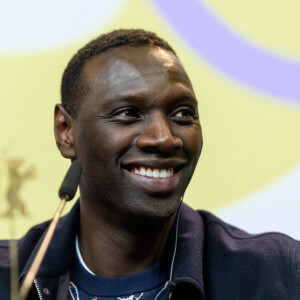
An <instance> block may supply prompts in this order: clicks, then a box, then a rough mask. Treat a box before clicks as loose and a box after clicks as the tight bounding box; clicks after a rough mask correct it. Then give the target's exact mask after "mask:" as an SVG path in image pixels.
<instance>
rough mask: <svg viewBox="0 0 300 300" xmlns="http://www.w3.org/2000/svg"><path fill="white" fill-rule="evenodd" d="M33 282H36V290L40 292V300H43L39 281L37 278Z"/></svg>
mask: <svg viewBox="0 0 300 300" xmlns="http://www.w3.org/2000/svg"><path fill="white" fill-rule="evenodd" d="M33 282H34V285H35V288H36V290H37V292H38V295H39V299H40V300H43V296H42V292H41V289H40V286H39V283H38V280H37V279H36V278H35V279H34V280H33Z"/></svg>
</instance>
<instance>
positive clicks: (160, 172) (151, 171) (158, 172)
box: [129, 167, 174, 178]
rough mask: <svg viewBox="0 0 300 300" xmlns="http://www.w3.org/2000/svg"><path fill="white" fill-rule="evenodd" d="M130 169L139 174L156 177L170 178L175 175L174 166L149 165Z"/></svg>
mask: <svg viewBox="0 0 300 300" xmlns="http://www.w3.org/2000/svg"><path fill="white" fill-rule="evenodd" d="M129 171H130V172H131V173H134V174H137V175H141V176H145V177H154V178H169V177H172V176H173V175H174V168H169V169H155V168H147V167H133V168H131V169H130V170H129Z"/></svg>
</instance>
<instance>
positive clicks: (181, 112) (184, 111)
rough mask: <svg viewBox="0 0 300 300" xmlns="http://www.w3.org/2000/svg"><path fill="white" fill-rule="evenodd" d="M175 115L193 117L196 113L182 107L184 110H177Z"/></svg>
mask: <svg viewBox="0 0 300 300" xmlns="http://www.w3.org/2000/svg"><path fill="white" fill-rule="evenodd" d="M174 117H177V118H193V117H194V114H193V112H191V111H189V110H187V109H182V110H180V111H178V112H176V113H175V114H174Z"/></svg>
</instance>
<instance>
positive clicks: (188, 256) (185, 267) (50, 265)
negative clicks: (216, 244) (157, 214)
mask: <svg viewBox="0 0 300 300" xmlns="http://www.w3.org/2000/svg"><path fill="white" fill-rule="evenodd" d="M79 209H80V208H79V201H77V203H76V204H75V205H74V207H73V208H72V210H71V211H70V213H69V214H67V215H66V216H64V217H62V218H61V219H60V221H59V223H58V225H57V228H56V230H55V233H54V236H53V239H52V241H51V243H50V245H49V248H48V250H47V252H46V255H45V257H44V260H43V262H42V264H41V266H40V268H39V271H38V274H37V276H46V277H58V276H60V275H61V274H64V273H66V272H67V271H68V270H69V269H70V266H71V264H72V261H73V256H74V253H75V252H74V251H75V237H76V233H77V231H78V226H79ZM47 226H48V224H47V223H44V224H42V225H38V226H36V227H34V229H33V230H35V231H37V230H40V231H41V232H43V234H42V235H41V236H40V238H39V240H38V242H36V241H35V243H36V245H35V247H34V250H33V251H32V253H31V255H30V256H29V259H26V261H27V262H26V263H25V267H24V268H23V271H22V273H21V276H20V278H22V277H23V276H24V275H25V274H26V273H27V272H28V271H29V269H30V266H31V264H32V262H33V260H34V258H35V255H36V253H37V251H38V249H39V247H40V245H41V243H42V241H43V239H44V236H45V234H46V230H45V229H46V228H47ZM174 227H175V226H173V229H172V231H171V234H170V238H169V247H168V249H169V250H167V251H166V255H167V261H169V262H171V260H172V255H173V249H174V247H173V245H174V239H175V228H174ZM203 244H204V225H203V221H202V219H201V217H200V215H199V214H198V213H197V212H196V211H194V210H192V209H191V208H189V207H188V206H187V205H185V204H183V205H182V206H181V214H180V219H179V227H178V244H177V249H176V256H175V261H174V267H173V276H172V281H173V282H174V284H176V285H181V284H184V283H186V284H189V285H193V286H194V287H195V288H196V289H197V290H198V291H199V293H200V294H202V295H203V294H204V287H203ZM27 247H30V245H28V243H27V242H26V243H25V241H23V242H22V240H21V241H20V245H19V249H20V253H22V252H23V251H26V248H27ZM27 249H28V248H27ZM29 249H32V248H31V247H30V248H29ZM20 265H21V266H22V265H23V263H22V262H21V264H20Z"/></svg>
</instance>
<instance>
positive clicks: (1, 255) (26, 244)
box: [0, 221, 49, 268]
mask: <svg viewBox="0 0 300 300" xmlns="http://www.w3.org/2000/svg"><path fill="white" fill-rule="evenodd" d="M48 225H49V221H47V222H44V223H41V224H38V225H35V226H33V227H32V228H30V229H29V230H28V232H27V233H26V234H25V235H24V236H23V237H22V238H20V239H19V240H17V244H18V248H19V260H20V261H22V260H23V259H25V260H26V259H27V258H28V256H29V255H30V253H31V251H32V249H33V248H34V247H35V245H36V244H37V242H38V241H39V239H40V238H41V236H42V235H43V234H44V232H45V231H46V229H47V228H48ZM9 244H10V241H9V240H0V268H1V267H7V266H8V265H9Z"/></svg>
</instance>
